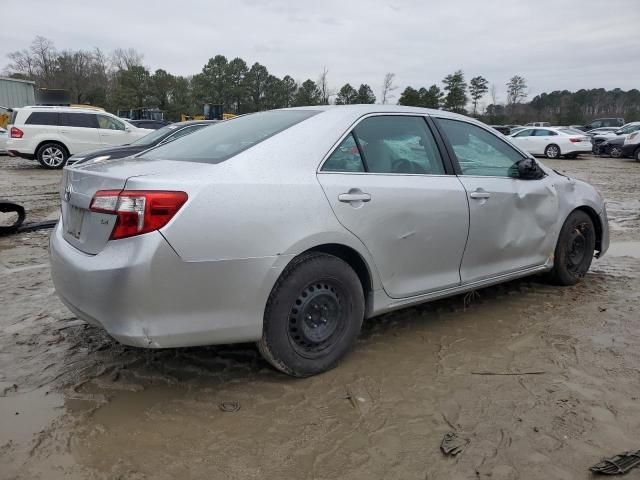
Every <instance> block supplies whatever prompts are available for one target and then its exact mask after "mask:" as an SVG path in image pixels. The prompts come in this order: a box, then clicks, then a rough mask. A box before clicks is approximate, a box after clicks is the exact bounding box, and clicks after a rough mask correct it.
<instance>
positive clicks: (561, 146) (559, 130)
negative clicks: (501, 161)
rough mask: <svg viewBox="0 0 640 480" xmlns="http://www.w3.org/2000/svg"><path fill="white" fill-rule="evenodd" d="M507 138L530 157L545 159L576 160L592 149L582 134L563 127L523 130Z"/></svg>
mask: <svg viewBox="0 0 640 480" xmlns="http://www.w3.org/2000/svg"><path fill="white" fill-rule="evenodd" d="M509 138H510V139H511V140H512V141H513V142H514V143H515V144H516V145H518V146H519V147H520V148H522V149H523V150H526V151H527V152H529V153H531V154H532V155H544V156H545V157H547V158H560V157H561V156H563V157H565V158H576V157H577V156H578V155H579V154H581V153H591V149H592V145H591V141H590V140H589V137H587V136H586V135H585V134H584V132H580V131H579V130H573V129H571V128H564V127H549V128H525V129H524V130H520V131H519V132H517V133H514V134H512V135H510V137H509Z"/></svg>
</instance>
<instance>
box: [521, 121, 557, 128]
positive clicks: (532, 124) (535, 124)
mask: <svg viewBox="0 0 640 480" xmlns="http://www.w3.org/2000/svg"><path fill="white" fill-rule="evenodd" d="M550 126H551V124H550V123H549V122H529V123H527V124H525V127H550Z"/></svg>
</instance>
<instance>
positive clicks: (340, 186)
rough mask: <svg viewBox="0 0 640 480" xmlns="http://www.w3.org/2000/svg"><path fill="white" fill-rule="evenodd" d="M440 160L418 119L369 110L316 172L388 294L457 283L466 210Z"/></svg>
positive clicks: (430, 136)
mask: <svg viewBox="0 0 640 480" xmlns="http://www.w3.org/2000/svg"><path fill="white" fill-rule="evenodd" d="M443 158H444V157H443V156H442V155H441V153H440V150H439V148H438V145H437V143H436V140H435V138H434V136H433V134H432V132H431V130H430V128H429V126H428V124H427V120H426V119H425V118H424V117H422V116H409V115H374V116H369V117H366V118H364V119H362V120H361V121H360V122H359V123H358V124H357V125H356V127H355V128H354V129H353V130H352V131H351V132H349V134H348V135H347V136H346V137H344V138H343V139H342V140H341V141H340V143H339V144H338V146H337V147H336V148H335V149H334V150H333V152H332V153H331V154H330V155H329V156H328V157H327V159H326V160H325V162H324V164H323V165H322V167H321V169H320V171H319V172H318V180H319V181H320V184H321V185H322V188H323V189H324V192H325V194H326V196H327V199H328V200H329V202H330V204H331V207H332V208H333V211H334V212H335V214H336V217H337V218H338V220H339V221H340V223H341V224H342V225H343V226H344V227H345V228H346V229H348V230H349V231H351V232H352V233H353V234H354V235H355V236H356V237H358V238H359V239H360V241H361V242H362V243H363V244H364V245H365V247H366V248H367V249H368V250H369V252H370V253H371V255H372V258H373V259H374V262H375V265H376V268H377V271H378V273H379V275H380V278H381V280H382V284H383V287H384V289H385V291H386V292H387V294H388V295H389V296H391V297H393V298H404V297H409V296H413V295H419V294H421V293H426V292H430V291H434V290H439V289H443V288H447V287H452V286H457V285H459V284H460V274H459V266H460V260H461V258H462V254H463V252H464V246H465V243H466V237H467V233H468V228H469V211H468V204H467V198H466V193H465V190H464V188H463V187H462V185H461V183H460V182H459V181H458V179H457V178H456V176H455V175H453V174H452V173H453V171H452V167H451V165H449V166H447V167H446V168H445V162H444V161H443Z"/></svg>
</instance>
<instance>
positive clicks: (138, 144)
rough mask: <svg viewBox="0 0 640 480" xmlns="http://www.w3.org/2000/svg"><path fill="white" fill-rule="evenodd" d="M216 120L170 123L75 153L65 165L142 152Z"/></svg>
mask: <svg viewBox="0 0 640 480" xmlns="http://www.w3.org/2000/svg"><path fill="white" fill-rule="evenodd" d="M217 122H218V120H193V121H190V122H180V123H172V124H171V125H167V126H165V127H163V128H161V129H159V130H155V131H152V132H151V133H149V134H148V135H145V136H144V137H142V138H139V139H137V140H135V141H133V142H131V143H128V144H126V145H121V146H119V147H107V148H100V149H98V150H90V151H88V152H82V153H77V154H75V155H72V156H70V157H69V159H68V160H67V165H74V164H76V163H87V162H89V161H102V160H109V159H113V158H123V157H128V156H130V155H135V154H137V153H140V152H143V151H145V150H148V149H150V148H153V147H155V146H157V145H164V144H165V143H169V142H171V141H173V140H176V139H177V138H180V137H183V136H185V135H189V134H190V133H193V132H196V131H198V130H200V129H201V128H204V127H208V126H209V125H212V124H214V123H217Z"/></svg>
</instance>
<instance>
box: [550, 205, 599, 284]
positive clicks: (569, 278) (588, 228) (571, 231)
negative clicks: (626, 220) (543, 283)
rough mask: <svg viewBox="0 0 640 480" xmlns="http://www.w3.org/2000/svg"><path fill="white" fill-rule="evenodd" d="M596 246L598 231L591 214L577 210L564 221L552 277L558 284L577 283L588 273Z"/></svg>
mask: <svg viewBox="0 0 640 480" xmlns="http://www.w3.org/2000/svg"><path fill="white" fill-rule="evenodd" d="M595 248H596V231H595V228H594V225H593V222H592V221H591V218H590V217H589V215H587V214H586V213H585V212H583V211H582V210H576V211H574V212H573V213H571V215H569V217H568V218H567V220H566V221H565V222H564V225H563V226H562V230H560V236H559V237H558V243H557V245H556V250H555V256H554V259H553V270H552V271H551V278H552V280H553V282H554V283H556V284H558V285H575V284H576V283H577V282H578V281H579V280H580V279H581V278H582V277H584V276H585V275H586V274H587V271H588V270H589V267H590V266H591V260H592V259H593V252H594V251H595Z"/></svg>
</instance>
